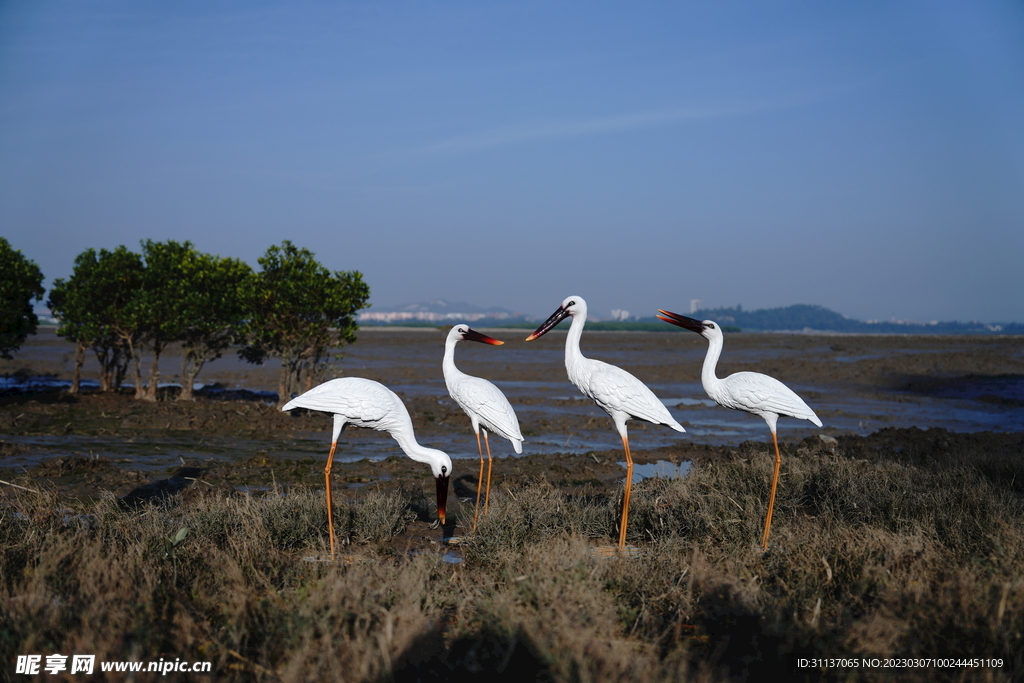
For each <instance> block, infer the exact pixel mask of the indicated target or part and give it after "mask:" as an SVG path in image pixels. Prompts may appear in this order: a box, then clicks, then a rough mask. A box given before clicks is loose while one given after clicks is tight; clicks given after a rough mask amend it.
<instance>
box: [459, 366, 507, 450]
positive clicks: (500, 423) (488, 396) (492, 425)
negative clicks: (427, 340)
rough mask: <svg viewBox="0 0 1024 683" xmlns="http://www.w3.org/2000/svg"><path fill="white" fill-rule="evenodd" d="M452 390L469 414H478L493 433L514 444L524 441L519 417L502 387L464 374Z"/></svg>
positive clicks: (478, 417)
mask: <svg viewBox="0 0 1024 683" xmlns="http://www.w3.org/2000/svg"><path fill="white" fill-rule="evenodd" d="M449 391H450V393H451V395H452V398H454V399H455V400H456V402H457V403H458V404H459V405H460V406H461V407H462V409H463V410H464V411H466V413H467V414H468V415H471V416H472V415H473V414H474V413H475V414H476V416H477V419H479V420H480V422H481V423H482V424H483V425H484V426H485V427H486V428H487V429H488V430H490V431H491V432H493V433H495V434H497V435H499V436H501V437H503V438H506V439H508V440H509V441H512V442H513V444H515V442H516V441H522V440H523V435H522V432H520V430H519V418H517V417H516V413H515V411H514V410H513V409H512V404H511V403H509V402H508V399H507V398H505V394H503V393H501V390H500V389H499V388H498V387H496V386H494V385H493V384H491V383H490V382H488V381H487V380H485V379H482V378H480V377H472V376H470V375H463V376H462V377H460V378H459V379H458V380H457V381H454V382H452V383H451V385H450V387H449Z"/></svg>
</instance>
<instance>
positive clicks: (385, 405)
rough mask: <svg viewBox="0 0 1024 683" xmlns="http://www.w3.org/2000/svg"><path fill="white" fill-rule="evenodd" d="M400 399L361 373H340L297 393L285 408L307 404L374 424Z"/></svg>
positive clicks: (357, 422)
mask: <svg viewBox="0 0 1024 683" xmlns="http://www.w3.org/2000/svg"><path fill="white" fill-rule="evenodd" d="M396 399H397V397H396V396H395V394H394V392H392V391H391V390H390V389H388V388H387V387H385V386H384V385H383V384H380V383H378V382H374V381H372V380H368V379H363V378H361V377H339V378H338V379H332V380H330V381H329V382H324V383H323V384H320V385H318V386H315V387H313V388H312V389H310V390H309V391H307V392H306V393H304V394H302V395H301V396H296V397H295V398H293V399H292V400H291V401H289V402H288V403H287V404H285V406H284V407H283V408H282V409H281V410H291V409H292V408H306V409H308V410H319V411H323V412H325V413H332V414H335V415H341V416H342V417H344V418H345V421H346V422H350V423H352V424H354V425H357V426H360V427H371V428H374V427H376V425H378V424H380V423H381V421H382V420H385V419H386V418H387V416H388V415H389V414H391V413H392V412H393V411H394V402H395V400H396Z"/></svg>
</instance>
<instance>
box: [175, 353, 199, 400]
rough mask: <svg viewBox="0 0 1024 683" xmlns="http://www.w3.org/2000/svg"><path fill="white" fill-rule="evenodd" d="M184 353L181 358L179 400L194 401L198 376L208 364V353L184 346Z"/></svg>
mask: <svg viewBox="0 0 1024 683" xmlns="http://www.w3.org/2000/svg"><path fill="white" fill-rule="evenodd" d="M182 351H184V355H183V356H182V359H181V393H180V394H178V400H179V401H194V400H195V390H194V388H193V387H194V385H195V383H196V377H198V376H199V371H200V370H202V369H203V366H204V365H206V354H205V353H201V352H199V351H196V350H195V349H194V348H193V349H188V348H183V349H182Z"/></svg>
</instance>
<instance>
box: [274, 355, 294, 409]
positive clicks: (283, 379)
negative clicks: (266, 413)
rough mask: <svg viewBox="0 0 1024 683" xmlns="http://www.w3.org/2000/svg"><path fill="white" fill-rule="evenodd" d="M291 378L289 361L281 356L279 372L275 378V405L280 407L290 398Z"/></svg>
mask: <svg viewBox="0 0 1024 683" xmlns="http://www.w3.org/2000/svg"><path fill="white" fill-rule="evenodd" d="M291 379H292V369H291V363H290V362H289V361H288V360H286V359H284V358H282V359H281V374H280V375H279V377H278V379H277V407H278V408H280V407H281V406H283V405H284V404H285V403H287V402H288V401H290V400H292V392H291Z"/></svg>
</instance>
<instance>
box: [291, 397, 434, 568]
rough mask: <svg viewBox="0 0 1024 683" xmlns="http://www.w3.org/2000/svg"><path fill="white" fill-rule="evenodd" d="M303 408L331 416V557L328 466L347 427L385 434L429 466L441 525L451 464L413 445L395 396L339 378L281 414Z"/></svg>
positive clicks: (298, 399)
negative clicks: (332, 425)
mask: <svg viewBox="0 0 1024 683" xmlns="http://www.w3.org/2000/svg"><path fill="white" fill-rule="evenodd" d="M292 408H306V409H308V410H318V411H321V412H324V413H331V415H333V416H334V434H333V436H332V437H331V452H330V454H329V455H328V456H327V466H326V467H324V480H325V482H326V484H327V527H328V533H329V534H330V541H331V557H332V558H333V557H334V507H333V505H332V504H331V465H332V464H333V462H334V451H335V450H336V449H337V447H338V437H339V436H341V433H342V431H344V429H345V427H346V426H347V425H350V424H352V425H355V426H356V427H367V428H369V429H376V430H377V431H382V432H388V433H390V434H391V437H392V438H393V439H394V440H395V441H397V442H398V445H399V446H401V447H402V450H403V451H405V454H406V455H408V456H409V457H410V458H412V459H413V460H415V461H417V462H425V463H427V464H428V465H430V472H431V474H433V475H434V480H435V482H436V489H437V516H438V518H439V519H440V520H441V524H444V523H445V504H446V503H447V501H448V480H449V479H450V478H451V476H452V461H451V458H449V457H448V455H447V454H446V453H444V452H442V451H439V450H437V449H434V448H426V447H424V446H421V445H420V444H419V443H417V441H416V435H415V434H414V433H413V430H412V418H410V417H409V411H408V409H407V408H406V407H405V404H404V403H402V399H400V398H398V395H397V394H395V392H393V391H391V390H390V389H388V388H387V387H386V386H384V385H383V384H381V383H380V382H374V381H373V380H369V379H363V378H361V377H339V378H338V379H332V380H330V381H328V382H324V383H323V384H321V385H319V386H315V387H313V388H312V389H310V390H309V391H307V392H306V393H304V394H302V395H301V396H297V397H295V398H293V399H292V400H291V401H288V403H286V404H285V405H284V407H283V408H281V410H284V411H287V410H291V409H292Z"/></svg>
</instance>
